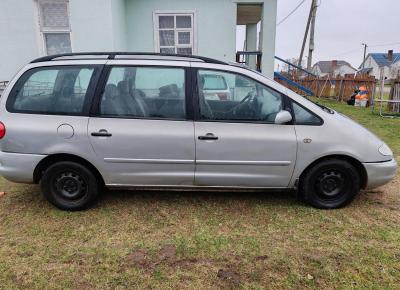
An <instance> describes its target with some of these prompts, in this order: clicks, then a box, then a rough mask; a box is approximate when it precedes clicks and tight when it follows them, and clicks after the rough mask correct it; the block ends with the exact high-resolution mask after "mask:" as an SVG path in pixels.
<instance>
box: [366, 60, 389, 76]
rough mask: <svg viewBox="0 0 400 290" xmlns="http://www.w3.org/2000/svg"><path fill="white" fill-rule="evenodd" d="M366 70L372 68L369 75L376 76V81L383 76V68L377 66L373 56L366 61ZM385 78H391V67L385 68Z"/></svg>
mask: <svg viewBox="0 0 400 290" xmlns="http://www.w3.org/2000/svg"><path fill="white" fill-rule="evenodd" d="M364 67H365V68H372V71H371V72H370V73H369V75H371V76H374V77H375V78H376V79H378V80H379V78H380V76H381V68H380V67H379V65H378V64H377V62H376V61H375V60H374V58H373V57H372V56H370V55H369V56H368V57H367V58H366V60H365V65H364ZM383 76H384V77H385V78H390V69H389V67H387V66H385V67H384V68H383Z"/></svg>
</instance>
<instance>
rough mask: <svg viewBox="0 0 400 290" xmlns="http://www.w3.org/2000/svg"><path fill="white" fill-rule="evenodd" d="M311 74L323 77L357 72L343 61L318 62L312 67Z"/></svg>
mask: <svg viewBox="0 0 400 290" xmlns="http://www.w3.org/2000/svg"><path fill="white" fill-rule="evenodd" d="M311 72H312V73H314V74H316V75H318V76H321V77H324V76H327V75H329V76H332V77H335V76H344V75H345V74H354V73H356V72H357V70H356V69H355V68H354V67H352V66H351V65H350V64H349V63H348V62H347V61H344V60H327V61H319V62H317V63H316V64H314V66H313V67H312V70H311Z"/></svg>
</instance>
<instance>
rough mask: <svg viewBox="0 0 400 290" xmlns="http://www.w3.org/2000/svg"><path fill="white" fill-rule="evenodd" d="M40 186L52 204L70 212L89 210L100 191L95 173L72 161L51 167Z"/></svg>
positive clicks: (45, 173)
mask: <svg viewBox="0 0 400 290" xmlns="http://www.w3.org/2000/svg"><path fill="white" fill-rule="evenodd" d="M40 186H41V189H42V192H43V195H44V196H45V197H46V199H47V200H48V201H49V202H50V203H52V204H53V205H55V206H56V207H58V208H59V209H62V210H68V211H77V210H83V209H87V208H88V207H89V206H91V205H92V204H93V203H94V201H95V200H96V198H97V196H98V193H99V190H100V186H99V181H98V180H97V178H96V176H95V175H94V174H93V172H92V171H91V170H89V169H88V168H87V167H85V166H84V165H82V164H79V163H76V162H71V161H61V162H57V163H54V164H53V165H51V166H49V167H48V168H47V169H46V171H45V172H44V174H43V176H42V178H41V180H40Z"/></svg>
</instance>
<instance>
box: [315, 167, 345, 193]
mask: <svg viewBox="0 0 400 290" xmlns="http://www.w3.org/2000/svg"><path fill="white" fill-rule="evenodd" d="M346 184H347V182H346V176H345V174H344V173H343V172H341V171H339V170H336V169H332V170H327V171H325V172H323V173H321V174H320V175H319V176H318V177H317V180H316V184H315V187H316V191H317V193H318V196H319V197H320V198H322V199H325V200H334V199H337V198H338V197H340V196H341V195H343V190H344V189H345V188H346Z"/></svg>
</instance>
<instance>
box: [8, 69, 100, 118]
mask: <svg viewBox="0 0 400 290" xmlns="http://www.w3.org/2000/svg"><path fill="white" fill-rule="evenodd" d="M93 72H94V68H81V67H76V68H75V67H55V68H37V69H33V70H30V71H28V72H27V73H26V75H24V76H23V77H21V79H20V80H23V81H22V83H19V84H17V86H16V90H15V92H16V95H15V98H11V99H12V100H11V104H10V105H8V108H10V109H11V110H12V111H18V112H28V113H29V112H35V113H44V114H45V113H51V114H54V113H63V114H68V113H71V114H79V113H82V111H83V105H84V101H85V98H86V95H87V91H88V88H89V83H90V80H91V78H92V76H93Z"/></svg>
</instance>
